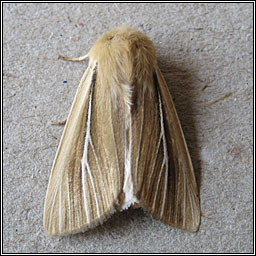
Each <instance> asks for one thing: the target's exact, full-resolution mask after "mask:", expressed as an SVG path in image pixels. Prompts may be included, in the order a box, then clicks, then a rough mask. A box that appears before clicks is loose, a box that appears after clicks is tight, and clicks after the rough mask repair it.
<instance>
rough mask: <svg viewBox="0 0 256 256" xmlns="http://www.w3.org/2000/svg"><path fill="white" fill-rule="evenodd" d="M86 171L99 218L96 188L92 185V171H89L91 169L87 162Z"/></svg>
mask: <svg viewBox="0 0 256 256" xmlns="http://www.w3.org/2000/svg"><path fill="white" fill-rule="evenodd" d="M87 172H88V174H89V177H90V180H91V184H92V190H93V194H94V199H95V203H96V211H97V216H98V218H100V208H99V202H98V199H97V194H96V189H95V185H94V181H93V177H92V173H91V169H90V166H89V164H87Z"/></svg>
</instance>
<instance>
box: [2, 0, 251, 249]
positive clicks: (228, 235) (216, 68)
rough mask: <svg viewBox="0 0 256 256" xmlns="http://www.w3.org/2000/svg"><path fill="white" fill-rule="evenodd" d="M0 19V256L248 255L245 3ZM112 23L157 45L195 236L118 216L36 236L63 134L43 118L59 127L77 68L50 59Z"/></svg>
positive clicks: (10, 12) (51, 10)
mask: <svg viewBox="0 0 256 256" xmlns="http://www.w3.org/2000/svg"><path fill="white" fill-rule="evenodd" d="M3 14H4V17H3V40H4V41H3V54H4V55H3V71H4V74H3V82H4V83H3V108H4V109H3V114H4V116H3V125H4V130H3V157H4V158H3V251H4V252H5V253H37V252H40V253H50V252H51V253H54V252H55V253H56V252H59V253H64V252H65V253H67V252H70V253H76V252H77V253H78V252H80V253H85V252H91V253H92V252H99V253H100V252H111V253H114V252H119V253H121V252H148V253H149V252H151V253H152V252H158V253H160V252H162V253H167V252H168V253H221V252H225V253H245V252H247V253H250V252H253V236H252V235H253V141H252V140H253V137H252V136H253V116H252V115H253V4H252V3H229V4H222V3H208V4H207V3H204V4H199V3H184V4H183V3H166V4H162V3H139V4H138V3H132V4H127V3H101V4H99V3H97V4H96V3H90V4H89V3H79V4H77V3H65V4H63V3H59V4H58V3H57V4H56V3H55V4H48V3H20V4H9V3H4V4H3ZM122 24H127V25H130V26H131V27H133V28H136V29H139V30H141V31H142V32H145V33H146V34H147V35H148V36H149V37H150V38H151V39H152V41H153V42H154V44H155V46H156V48H157V56H158V61H159V66H160V68H161V70H162V71H163V74H164V76H165V78H166V81H167V83H168V85H169V88H170V90H171V93H172V96H173V98H174V100H175V104H176V108H177V112H178V115H179V117H180V120H181V124H182V127H183V129H184V133H185V137H186V139H187V141H188V145H189V150H190V152H191V156H192V160H193V164H194V167H195V172H196V176H197V180H198V183H199V185H200V199H201V210H202V212H203V213H204V216H203V217H202V220H201V227H200V230H199V232H197V233H189V232H185V231H181V230H176V229H173V228H171V227H169V226H165V225H164V224H161V223H160V222H157V221H154V220H152V219H151V218H150V217H149V216H148V215H146V214H145V213H144V212H143V211H142V210H140V209H138V210H131V209H129V210H128V211H125V212H121V213H117V214H115V215H113V216H112V217H111V218H110V219H109V220H108V221H107V222H105V224H104V225H102V226H99V227H97V228H95V229H93V230H90V231H88V232H86V233H81V234H77V235H74V236H68V237H59V238H50V237H47V236H46V234H45V233H44V230H43V223H42V216H43V203H44V197H45V193H46V188H47V183H48V179H49V174H50V169H51V165H52V162H53V159H54V156H55V152H56V149H57V145H58V142H59V139H60V136H61V133H62V130H63V127H56V126H52V125H51V121H56V120H57V121H60V120H64V119H66V117H67V115H68V111H69V109H70V106H71V103H72V100H73V97H74V95H75V92H76V88H77V86H78V83H79V81H80V79H81V77H82V74H83V72H84V70H85V68H86V66H87V62H82V63H71V62H65V61H62V60H58V59H57V56H58V55H59V54H62V55H66V56H81V55H84V54H86V53H87V52H88V51H89V49H90V47H91V46H92V45H93V43H94V42H95V40H96V39H97V38H98V37H99V36H101V35H102V33H104V32H105V31H107V30H109V29H111V28H113V27H115V26H118V25H122ZM64 80H66V81H67V83H66V84H63V81H64ZM229 93H232V95H231V96H230V97H227V98H225V99H224V100H223V101H220V102H218V103H216V104H213V105H211V106H207V104H209V103H212V102H214V101H216V100H217V99H220V98H221V97H223V96H225V95H227V94H229Z"/></svg>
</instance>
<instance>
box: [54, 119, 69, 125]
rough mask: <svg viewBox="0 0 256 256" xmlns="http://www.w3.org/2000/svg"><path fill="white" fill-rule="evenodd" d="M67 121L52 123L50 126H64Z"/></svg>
mask: <svg viewBox="0 0 256 256" xmlns="http://www.w3.org/2000/svg"><path fill="white" fill-rule="evenodd" d="M66 122H67V120H64V121H60V122H52V125H65V124H66Z"/></svg>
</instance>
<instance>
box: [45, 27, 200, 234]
mask: <svg viewBox="0 0 256 256" xmlns="http://www.w3.org/2000/svg"><path fill="white" fill-rule="evenodd" d="M86 57H89V64H88V68H87V69H86V71H85V73H84V75H83V77H82V79H81V82H80V84H79V87H78V90H77V93H76V95H75V99H74V101H73V104H72V107H71V110H70V113H69V115H68V118H67V122H66V125H65V128H64V131H63V135H62V137H61V141H60V144H59V147H58V150H57V153H56V156H55V159H54V163H53V167H52V170H51V175H50V179H49V184H48V189H47V194H46V199H45V205H44V219H43V222H44V228H45V231H46V233H47V234H48V235H51V236H54V235H64V234H70V233H77V232H83V231H86V230H87V229H89V228H92V227H95V226H96V225H98V224H101V223H102V222H104V221H105V220H106V219H107V218H108V217H109V216H110V215H112V214H113V213H114V212H115V211H122V210H125V209H128V208H129V207H130V206H133V205H137V206H139V207H142V208H143V209H144V210H145V211H146V212H147V213H149V214H150V215H151V216H152V217H153V218H154V219H157V220H160V221H161V222H163V223H165V224H168V225H170V226H173V227H175V228H180V229H184V230H188V231H197V230H198V228H199V223H200V204H199V196H198V189H197V184H196V179H195V175H194V170H193V166H192V162H191V158H190V155H189V152H188V148H187V144H186V142H185V138H184V135H183V131H182V128H181V125H180V122H179V119H178V116H177V113H176V110H175V107H174V103H173V101H172V97H171V95H170V92H169V89H168V87H167V84H166V82H165V80H164V77H163V75H162V73H161V71H160V70H159V67H158V65H157V59H156V53H155V48H154V45H153V43H152V41H151V40H150V39H149V38H148V37H147V36H146V35H145V34H143V33H142V32H140V31H136V30H134V29H132V28H129V27H118V28H114V29H112V30H111V31H108V32H106V33H105V34H104V35H103V36H102V37H101V38H99V39H98V40H97V41H96V43H95V44H94V45H93V47H92V48H91V50H90V51H89V53H88V55H86V56H85V57H81V58H76V59H72V58H66V59H69V60H84V59H85V58H86Z"/></svg>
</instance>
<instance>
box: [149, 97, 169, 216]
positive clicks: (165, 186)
mask: <svg viewBox="0 0 256 256" xmlns="http://www.w3.org/2000/svg"><path fill="white" fill-rule="evenodd" d="M158 100H159V112H160V124H161V134H162V136H163V151H164V157H163V162H162V166H161V170H160V172H159V176H158V181H157V187H156V191H155V197H154V202H153V208H155V203H156V195H157V193H158V187H159V183H160V179H161V176H162V171H163V167H164V165H165V167H166V168H165V185H164V198H163V199H162V200H161V201H162V208H161V213H160V216H161V217H162V216H163V213H164V206H165V201H166V193H167V191H166V190H167V182H168V181H167V179H168V161H169V159H168V153H167V143H166V138H165V130H164V119H163V110H162V102H161V98H160V94H159V95H158Z"/></svg>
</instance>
